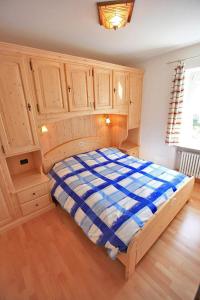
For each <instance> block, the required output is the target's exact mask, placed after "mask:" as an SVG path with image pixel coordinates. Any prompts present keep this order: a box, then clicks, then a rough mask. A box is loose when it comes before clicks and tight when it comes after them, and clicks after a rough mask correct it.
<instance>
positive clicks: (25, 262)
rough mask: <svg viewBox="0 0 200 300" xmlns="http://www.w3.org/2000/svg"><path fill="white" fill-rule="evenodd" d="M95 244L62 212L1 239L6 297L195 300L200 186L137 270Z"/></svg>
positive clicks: (199, 269)
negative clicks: (128, 271) (127, 272)
mask: <svg viewBox="0 0 200 300" xmlns="http://www.w3.org/2000/svg"><path fill="white" fill-rule="evenodd" d="M123 276H124V272H123V266H122V265H121V264H120V262H119V261H112V260H111V259H110V258H109V257H108V256H107V255H106V253H105V251H104V250H103V249H100V248H98V247H96V246H95V245H93V244H92V243H90V241H89V240H88V239H87V238H86V237H85V236H84V234H83V233H82V232H81V230H80V229H79V228H78V226H77V225H76V224H75V223H74V221H72V219H71V218H70V217H69V216H68V215H67V214H66V213H65V212H63V211H62V210H60V209H59V208H56V209H53V210H52V211H50V212H48V213H46V214H44V215H42V216H40V217H38V218H36V219H34V220H32V221H29V222H28V223H26V224H24V225H22V226H19V227H17V228H15V229H13V230H11V231H9V232H6V233H4V234H1V235H0V299H1V300H16V299H20V300H23V299H31V300H37V299H42V300H46V299H48V300H51V299H52V300H53V299H54V300H58V299H59V300H64V299H70V300H71V299H73V300H76V299H83V300H87V299H95V300H98V299H101V300H107V299H117V300H129V299H131V300H134V299H145V300H146V299H147V300H156V299H163V300H165V299H190V300H191V299H193V298H194V295H195V293H196V290H197V287H198V285H199V282H200V185H197V184H196V186H195V189H194V192H193V195H192V199H191V200H190V202H189V203H188V204H187V205H186V206H185V207H184V208H183V210H182V211H181V212H180V213H179V215H178V216H177V217H176V219H175V220H174V221H173V222H172V223H171V224H170V226H169V227H168V229H167V230H166V231H165V232H164V234H163V235H162V236H161V238H160V239H159V240H158V241H157V242H156V244H154V246H153V247H152V248H151V250H150V251H149V252H148V253H147V255H146V256H145V257H144V258H143V259H142V261H141V262H140V263H139V264H138V266H137V268H136V275H135V277H133V278H131V279H130V280H129V281H128V282H126V281H125V280H124V277H123Z"/></svg>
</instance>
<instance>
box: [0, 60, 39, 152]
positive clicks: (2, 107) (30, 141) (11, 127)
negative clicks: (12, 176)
mask: <svg viewBox="0 0 200 300" xmlns="http://www.w3.org/2000/svg"><path fill="white" fill-rule="evenodd" d="M0 135H1V140H2V143H3V146H4V149H5V152H6V154H7V155H12V154H17V153H22V152H27V151H30V150H32V149H34V148H36V147H38V141H37V135H36V128H35V123H34V119H33V112H32V99H31V93H30V88H29V85H28V82H27V73H26V67H25V61H24V58H23V56H9V55H0Z"/></svg>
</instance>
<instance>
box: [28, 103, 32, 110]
mask: <svg viewBox="0 0 200 300" xmlns="http://www.w3.org/2000/svg"><path fill="white" fill-rule="evenodd" d="M27 108H28V110H29V111H31V105H30V103H28V104H27Z"/></svg>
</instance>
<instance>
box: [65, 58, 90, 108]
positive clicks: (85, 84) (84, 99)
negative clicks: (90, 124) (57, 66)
mask: <svg viewBox="0 0 200 300" xmlns="http://www.w3.org/2000/svg"><path fill="white" fill-rule="evenodd" d="M65 70H66V77H67V90H68V96H69V109H70V111H71V112H74V111H88V110H91V109H94V107H93V103H94V97H93V90H92V68H91V67H90V66H88V65H82V64H79V63H77V64H75V63H74V64H66V65H65Z"/></svg>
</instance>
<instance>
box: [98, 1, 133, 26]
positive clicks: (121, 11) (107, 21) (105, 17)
mask: <svg viewBox="0 0 200 300" xmlns="http://www.w3.org/2000/svg"><path fill="white" fill-rule="evenodd" d="M134 2H135V0H121V1H106V2H98V3H97V7H98V13H99V23H100V25H102V26H104V27H105V28H106V29H115V30H116V29H118V28H121V27H124V26H125V25H126V24H127V23H129V22H130V21H131V16H132V12H133V6H134Z"/></svg>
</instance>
